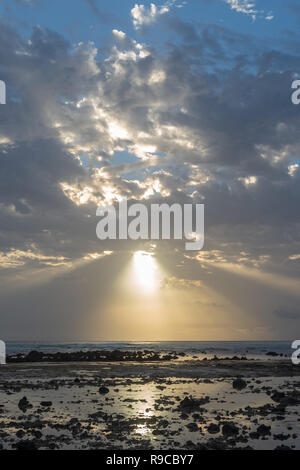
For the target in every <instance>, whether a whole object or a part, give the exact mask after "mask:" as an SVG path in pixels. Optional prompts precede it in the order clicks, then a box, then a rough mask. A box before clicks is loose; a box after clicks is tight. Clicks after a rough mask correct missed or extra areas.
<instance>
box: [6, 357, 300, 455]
mask: <svg viewBox="0 0 300 470" xmlns="http://www.w3.org/2000/svg"><path fill="white" fill-rule="evenodd" d="M147 354H148V355H147ZM25 357H26V356H25ZM36 359H37V360H38V359H39V358H38V356H36ZM52 359H53V358H52ZM71 359H72V357H71ZM106 359H107V360H105V361H103V362H101V361H97V362H93V361H88V362H81V361H78V362H72V361H69V362H43V360H41V362H16V363H14V362H8V364H7V365H5V366H2V367H1V369H0V446H1V448H2V449H20V450H23V449H25V450H27V449H28V450H34V449H39V450H49V449H52V450H55V449H74V450H77V449H78V450H79V449H86V450H93V449H116V450H117V449H132V450H133V449H154V450H160V449H161V450H163V449H173V450H174V449H190V450H197V449H199V450H227V449H228V450H231V449H270V450H271V449H282V450H285V449H300V415H299V414H298V410H299V404H300V367H299V366H298V367H297V366H293V365H292V362H291V361H290V359H287V358H281V357H279V358H278V357H276V358H273V357H269V358H268V359H266V358H260V359H248V358H246V357H242V356H241V357H237V356H233V357H228V358H226V357H223V358H218V357H213V358H201V359H200V358H199V357H196V356H195V357H192V356H190V355H186V356H179V355H177V356H176V355H175V354H174V355H173V356H172V355H171V356H170V357H169V356H168V355H167V356H166V355H165V354H163V355H161V357H160V358H159V359H157V357H155V358H154V359H153V358H152V359H150V360H149V351H148V352H147V353H146V355H145V356H144V355H143V353H141V354H139V358H138V360H135V358H134V357H131V360H121V361H120V360H117V358H114V360H111V361H110V360H109V359H110V356H108V357H107V358H106ZM127 359H128V358H127Z"/></svg>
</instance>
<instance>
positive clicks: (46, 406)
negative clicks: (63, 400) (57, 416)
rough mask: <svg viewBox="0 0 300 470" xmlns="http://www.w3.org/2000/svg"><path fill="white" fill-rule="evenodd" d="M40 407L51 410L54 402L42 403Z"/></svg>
mask: <svg viewBox="0 0 300 470" xmlns="http://www.w3.org/2000/svg"><path fill="white" fill-rule="evenodd" d="M40 405H41V406H44V407H45V408H50V406H52V401H41V403H40Z"/></svg>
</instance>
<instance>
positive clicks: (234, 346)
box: [6, 341, 293, 358]
mask: <svg viewBox="0 0 300 470" xmlns="http://www.w3.org/2000/svg"><path fill="white" fill-rule="evenodd" d="M291 345H292V342H291V341H154V342H149V341H145V342H137V341H121V342H116V341H114V342H103V341H99V342H74V343H46V342H14V341H8V342H7V343H6V346H7V354H16V353H28V352H29V351H32V350H36V351H43V352H58V351H60V352H72V351H79V350H95V349H106V350H115V349H119V350H123V351H139V350H145V349H148V350H151V351H156V352H170V351H176V352H178V353H180V352H184V353H185V354H186V355H195V356H206V357H211V356H214V355H217V356H218V357H224V356H228V357H229V356H230V357H231V356H234V355H238V356H240V355H243V356H247V357H248V358H249V357H254V358H255V357H256V358H262V357H264V356H266V354H267V353H268V352H275V353H277V354H278V355H285V356H288V357H290V356H291V354H292V352H293V350H292V348H291ZM266 357H267V356H266Z"/></svg>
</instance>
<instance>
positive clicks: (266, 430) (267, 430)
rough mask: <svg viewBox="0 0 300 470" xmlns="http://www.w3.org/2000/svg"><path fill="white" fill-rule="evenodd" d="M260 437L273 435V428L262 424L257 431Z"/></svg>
mask: <svg viewBox="0 0 300 470" xmlns="http://www.w3.org/2000/svg"><path fill="white" fill-rule="evenodd" d="M256 432H257V434H258V435H259V436H270V435H271V426H265V425H264V424H261V425H260V426H258V428H257V430H256Z"/></svg>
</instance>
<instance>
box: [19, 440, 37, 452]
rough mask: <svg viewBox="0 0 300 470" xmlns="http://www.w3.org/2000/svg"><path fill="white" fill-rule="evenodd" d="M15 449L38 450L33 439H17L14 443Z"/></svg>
mask: <svg viewBox="0 0 300 470" xmlns="http://www.w3.org/2000/svg"><path fill="white" fill-rule="evenodd" d="M15 447H16V449H17V450H21V451H24V450H38V447H37V444H36V443H35V442H34V441H19V442H17V443H16V444H15Z"/></svg>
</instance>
